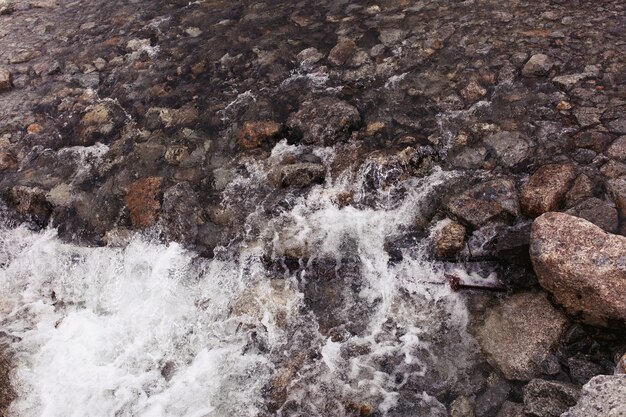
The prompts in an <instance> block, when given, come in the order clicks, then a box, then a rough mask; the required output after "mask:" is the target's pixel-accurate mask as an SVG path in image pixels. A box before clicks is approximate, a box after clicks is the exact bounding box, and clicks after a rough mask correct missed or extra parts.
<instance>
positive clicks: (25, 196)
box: [9, 185, 51, 223]
mask: <svg viewBox="0 0 626 417" xmlns="http://www.w3.org/2000/svg"><path fill="white" fill-rule="evenodd" d="M9 197H10V200H11V202H12V203H13V206H14V207H15V210H16V211H17V212H18V213H20V214H24V215H30V216H33V217H34V218H35V219H37V220H38V221H40V222H42V223H45V221H47V219H48V217H49V216H50V212H51V207H50V204H49V203H48V201H47V199H46V192H45V191H44V190H42V189H40V188H35V187H25V186H21V185H18V186H16V187H13V188H12V189H11V191H10V195H9Z"/></svg>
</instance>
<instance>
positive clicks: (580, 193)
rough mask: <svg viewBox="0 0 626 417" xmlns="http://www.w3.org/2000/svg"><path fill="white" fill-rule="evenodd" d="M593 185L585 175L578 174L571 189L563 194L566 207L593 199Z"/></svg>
mask: <svg viewBox="0 0 626 417" xmlns="http://www.w3.org/2000/svg"><path fill="white" fill-rule="evenodd" d="M593 189H594V185H593V182H591V179H589V177H588V176H587V175H585V174H580V175H579V176H578V177H577V178H576V180H575V181H574V184H573V185H572V188H570V190H569V191H568V192H567V194H565V204H566V205H567V207H572V206H574V205H576V204H578V203H580V202H581V201H583V200H586V199H587V198H590V197H593Z"/></svg>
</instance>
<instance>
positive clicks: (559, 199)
mask: <svg viewBox="0 0 626 417" xmlns="http://www.w3.org/2000/svg"><path fill="white" fill-rule="evenodd" d="M575 178H576V169H575V167H574V166H573V165H571V164H550V165H544V166H542V167H541V168H539V169H538V170H537V171H535V173H534V174H533V175H531V176H530V178H529V179H528V182H526V184H524V186H523V187H522V192H521V194H520V206H521V208H522V213H524V214H525V215H526V216H528V217H537V216H540V215H541V214H543V213H546V212H548V211H555V210H558V209H559V208H560V207H561V205H562V204H563V203H564V200H565V194H566V193H567V191H568V190H569V189H570V186H571V185H572V183H573V182H574V179H575Z"/></svg>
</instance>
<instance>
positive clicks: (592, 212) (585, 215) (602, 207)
mask: <svg viewBox="0 0 626 417" xmlns="http://www.w3.org/2000/svg"><path fill="white" fill-rule="evenodd" d="M566 213H567V214H571V215H573V216H576V217H580V218H582V219H585V220H589V221H590V222H591V223H593V224H595V225H596V226H598V227H601V228H602V229H603V230H605V231H607V232H609V233H617V231H618V226H619V219H618V215H617V209H616V208H615V206H614V205H612V204H609V203H607V202H606V201H603V200H600V199H599V198H595V197H593V198H589V199H587V200H585V201H583V202H581V203H579V204H577V205H576V206H574V207H572V208H571V209H569V210H567V211H566Z"/></svg>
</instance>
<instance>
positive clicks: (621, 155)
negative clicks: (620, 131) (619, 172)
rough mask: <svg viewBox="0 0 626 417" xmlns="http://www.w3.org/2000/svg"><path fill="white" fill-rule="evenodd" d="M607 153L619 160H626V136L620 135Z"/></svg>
mask: <svg viewBox="0 0 626 417" xmlns="http://www.w3.org/2000/svg"><path fill="white" fill-rule="evenodd" d="M606 155H607V156H608V157H609V158H612V159H617V160H619V161H624V160H626V136H620V137H619V138H617V139H615V141H613V143H612V144H611V146H609V148H608V149H607V150H606Z"/></svg>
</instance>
